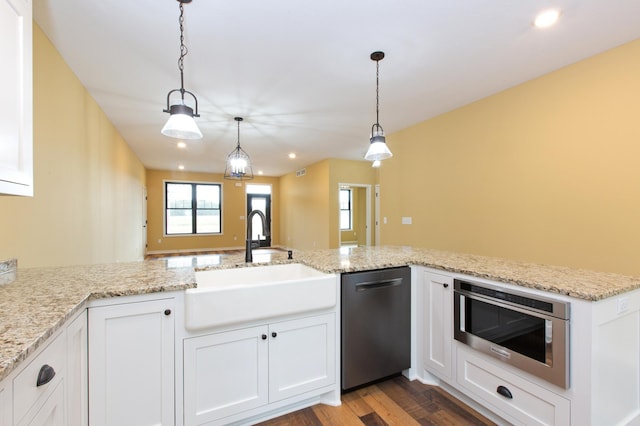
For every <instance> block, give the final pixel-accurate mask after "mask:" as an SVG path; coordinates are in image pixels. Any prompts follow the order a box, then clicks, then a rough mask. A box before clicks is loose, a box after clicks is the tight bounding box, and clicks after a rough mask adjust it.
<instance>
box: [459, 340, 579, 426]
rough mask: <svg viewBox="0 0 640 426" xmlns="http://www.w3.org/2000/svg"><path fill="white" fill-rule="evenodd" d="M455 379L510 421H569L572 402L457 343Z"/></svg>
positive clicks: (565, 423) (558, 422) (539, 422)
mask: <svg viewBox="0 0 640 426" xmlns="http://www.w3.org/2000/svg"><path fill="white" fill-rule="evenodd" d="M457 360H458V363H457V383H458V385H459V386H461V387H462V388H463V389H465V390H466V391H468V392H470V393H471V394H473V396H474V399H475V400H476V401H477V402H481V403H482V404H483V405H485V406H487V407H491V409H492V411H494V412H496V413H498V414H499V415H500V416H502V417H504V418H505V419H506V420H508V421H509V422H512V423H514V424H522V425H559V426H564V425H569V424H571V402H570V401H569V400H568V399H566V398H563V397H562V396H560V395H558V394H555V393H553V392H551V391H549V390H547V389H545V388H543V387H541V386H538V385H536V384H535V383H532V382H530V381H528V380H525V379H522V378H521V377H519V376H517V375H515V374H512V373H510V372H508V371H506V370H505V369H503V368H500V367H499V366H497V365H496V363H495V362H488V361H487V360H485V359H484V358H481V357H480V356H478V355H476V354H475V353H474V352H473V351H472V350H469V349H467V348H465V347H463V346H461V345H460V346H457Z"/></svg>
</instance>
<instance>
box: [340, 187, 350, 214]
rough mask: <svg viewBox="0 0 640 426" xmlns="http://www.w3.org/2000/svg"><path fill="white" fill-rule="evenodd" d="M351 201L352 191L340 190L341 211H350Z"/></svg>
mask: <svg viewBox="0 0 640 426" xmlns="http://www.w3.org/2000/svg"><path fill="white" fill-rule="evenodd" d="M350 200H351V190H350V189H341V190H340V210H349V204H350V203H349V201H350Z"/></svg>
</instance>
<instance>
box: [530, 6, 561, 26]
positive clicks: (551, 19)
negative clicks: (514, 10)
mask: <svg viewBox="0 0 640 426" xmlns="http://www.w3.org/2000/svg"><path fill="white" fill-rule="evenodd" d="M558 18H560V11H559V10H556V9H549V10H545V11H544V12H541V13H539V14H538V16H536V19H535V20H534V21H533V25H535V26H536V27H537V28H549V27H551V26H553V25H554V24H555V23H556V22H558Z"/></svg>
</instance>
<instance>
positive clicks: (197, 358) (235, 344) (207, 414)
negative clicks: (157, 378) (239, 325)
mask: <svg viewBox="0 0 640 426" xmlns="http://www.w3.org/2000/svg"><path fill="white" fill-rule="evenodd" d="M268 332H269V327H268V326H266V325H264V326H259V327H251V328H244V329H241V330H234V331H228V332H223V333H216V334H209V335H205V336H200V337H194V338H190V339H185V340H184V413H185V414H184V415H185V421H184V422H185V425H199V424H203V423H205V422H207V421H212V420H215V419H220V418H223V417H227V416H230V415H232V414H237V413H240V412H243V411H246V410H250V409H252V408H256V407H260V406H262V405H265V404H267V403H268V384H267V381H268V362H269V358H268V356H269V352H268V347H269V346H268V345H269V343H268Z"/></svg>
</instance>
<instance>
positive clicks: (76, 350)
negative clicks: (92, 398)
mask: <svg viewBox="0 0 640 426" xmlns="http://www.w3.org/2000/svg"><path fill="white" fill-rule="evenodd" d="M88 374H89V371H88V369H87V311H86V310H85V311H83V312H82V314H80V316H78V317H77V318H76V319H75V320H73V322H72V323H71V324H69V325H68V326H67V374H66V383H67V419H68V424H70V425H74V426H86V425H87V423H88V415H89V410H88V401H87V399H88V394H89V389H88Z"/></svg>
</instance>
